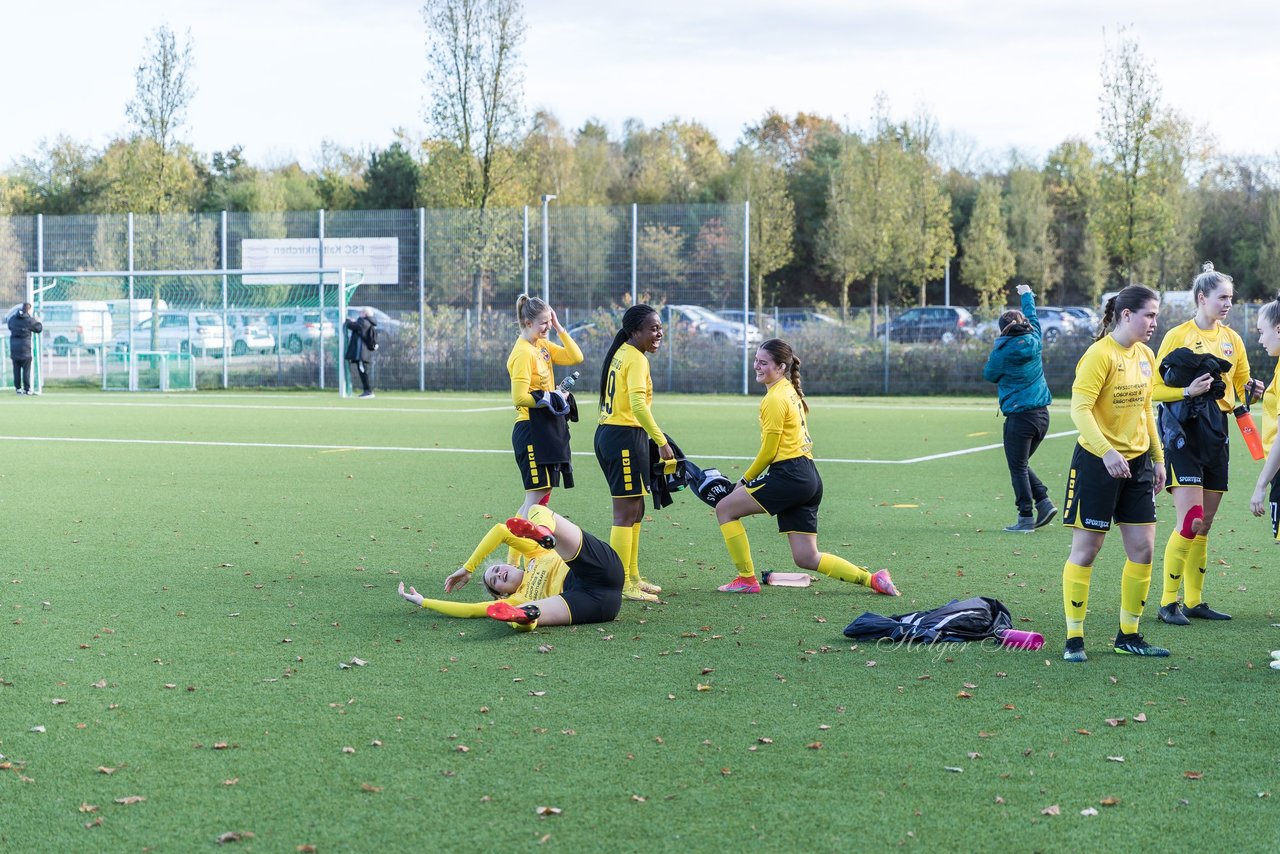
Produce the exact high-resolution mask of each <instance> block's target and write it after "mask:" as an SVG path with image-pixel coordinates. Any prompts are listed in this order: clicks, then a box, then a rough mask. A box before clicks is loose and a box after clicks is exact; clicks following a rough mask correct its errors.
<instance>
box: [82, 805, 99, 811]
mask: <svg viewBox="0 0 1280 854" xmlns="http://www.w3.org/2000/svg"><path fill="white" fill-rule="evenodd" d="M97 811H98V805H97V804H81V805H80V812H97Z"/></svg>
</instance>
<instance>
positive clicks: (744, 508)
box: [716, 338, 898, 596]
mask: <svg viewBox="0 0 1280 854" xmlns="http://www.w3.org/2000/svg"><path fill="white" fill-rule="evenodd" d="M755 372H756V381H757V382H760V383H764V385H765V386H766V387H767V388H768V391H767V392H766V393H765V396H764V400H762V401H761V402H760V451H759V453H757V454H756V458H755V459H754V460H753V461H752V463H751V465H750V466H748V467H747V470H746V472H744V473H743V475H742V480H741V481H739V482H738V485H737V486H736V487H734V490H733V492H731V493H729V494H728V495H726V496H725V497H724V498H723V499H721V501H720V502H719V503H718V504H717V505H716V519H717V520H718V521H719V523H720V532H721V533H722V534H723V535H724V542H725V547H726V548H728V550H729V557H730V558H731V559H732V560H733V563H734V565H735V566H736V567H737V568H738V576H737V577H736V578H734V579H733V581H731V582H729V583H728V584H726V585H724V586H723V587H721V588H720V591H721V592H723V593H759V592H760V582H759V580H758V579H757V578H756V570H755V565H754V563H753V562H752V560H751V544H750V543H749V542H748V541H747V530H746V528H745V527H743V525H742V522H741V521H740V520H741V519H743V518H744V517H746V516H753V515H755V514H757V513H768V514H769V515H770V516H776V517H778V531H779V532H780V533H783V534H786V535H787V539H788V540H789V542H790V545H791V558H792V560H794V561H795V564H796V566H798V567H800V568H801V569H807V570H816V571H817V572H821V573H823V574H825V575H829V576H831V577H832V578H835V579H838V580H840V581H851V582H853V583H855V584H862V585H864V586H866V587H870V588H871V589H872V590H874V591H875V592H877V593H884V594H886V595H889V596H897V595H898V590H897V588H896V587H894V586H893V579H891V578H890V577H889V571H888V570H884V569H882V570H880V571H879V572H877V573H874V574H873V573H871V572H869V571H868V570H866V569H864V568H862V567H860V566H857V565H855V564H852V563H850V562H849V561H847V560H845V559H844V558H842V557H838V556H836V555H833V554H826V553H824V552H819V551H818V505H819V504H821V503H822V478H821V477H819V476H818V469H817V467H816V466H815V465H814V464H813V441H812V440H811V439H810V438H809V424H808V415H809V405H808V404H807V403H805V401H804V390H803V388H802V386H801V383H800V359H798V358H797V357H796V354H795V353H794V352H793V351H792V350H791V345H789V344H787V343H786V342H785V341H782V340H780V339H778V338H770V339H769V340H768V341H765V342H764V343H763V344H761V345H760V349H759V350H757V351H756V358H755Z"/></svg>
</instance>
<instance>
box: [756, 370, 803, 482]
mask: <svg viewBox="0 0 1280 854" xmlns="http://www.w3.org/2000/svg"><path fill="white" fill-rule="evenodd" d="M796 457H808V458H809V459H813V440H812V439H810V438H809V423H808V419H807V417H806V415H805V411H804V400H803V398H801V397H800V394H799V393H798V392H797V391H796V389H795V386H793V385H792V384H791V380H789V379H787V378H786V377H783V378H782V379H780V380H778V381H777V382H776V383H774V384H773V385H771V386H769V391H768V392H766V393H765V396H764V400H762V401H760V451H759V452H758V453H757V454H756V458H755V459H754V460H752V462H751V465H749V466H747V470H746V471H745V472H743V475H742V477H743V479H744V480H752V479H753V478H756V477H759V476H760V473H761V472H763V471H764V470H765V469H766V468H767V467H768V466H769V465H771V464H773V463H776V462H781V461H782V460H791V459H795V458H796Z"/></svg>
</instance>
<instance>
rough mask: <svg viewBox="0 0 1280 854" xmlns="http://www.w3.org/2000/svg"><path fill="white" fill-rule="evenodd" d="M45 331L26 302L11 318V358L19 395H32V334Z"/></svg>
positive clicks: (15, 385)
mask: <svg viewBox="0 0 1280 854" xmlns="http://www.w3.org/2000/svg"><path fill="white" fill-rule="evenodd" d="M43 331H44V326H43V325H42V324H41V323H40V321H39V320H37V319H36V316H35V315H34V314H32V313H31V303H29V302H24V303H23V304H22V307H21V308H20V309H18V310H17V311H16V312H14V313H13V316H12V317H10V318H9V356H10V358H12V359H13V387H14V388H15V389H16V390H17V392H18V394H31V393H32V392H31V333H32V332H43ZM37 394H38V392H37Z"/></svg>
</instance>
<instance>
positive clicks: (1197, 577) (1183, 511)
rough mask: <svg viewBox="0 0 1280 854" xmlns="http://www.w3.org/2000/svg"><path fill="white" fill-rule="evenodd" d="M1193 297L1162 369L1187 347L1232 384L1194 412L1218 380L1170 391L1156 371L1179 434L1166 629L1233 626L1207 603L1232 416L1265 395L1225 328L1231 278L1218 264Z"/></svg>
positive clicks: (1156, 395)
mask: <svg viewBox="0 0 1280 854" xmlns="http://www.w3.org/2000/svg"><path fill="white" fill-rule="evenodd" d="M1191 294H1192V296H1193V297H1194V298H1195V302H1196V313H1195V317H1193V318H1191V319H1190V320H1188V321H1187V322H1186V323H1181V324H1179V325H1178V326H1175V327H1174V328H1173V329H1170V330H1169V332H1168V334H1166V335H1165V336H1164V340H1163V341H1162V342H1161V343H1160V352H1159V353H1158V354H1157V355H1156V363H1157V364H1162V363H1163V362H1164V359H1165V357H1166V356H1168V355H1169V354H1170V353H1172V352H1173V351H1174V350H1177V349H1178V348H1180V347H1185V348H1187V349H1188V350H1190V351H1191V352H1192V353H1193V354H1194V355H1196V356H1200V355H1205V354H1207V355H1211V356H1216V357H1217V358H1219V359H1221V360H1222V363H1223V364H1229V365H1230V366H1231V367H1230V368H1229V369H1227V370H1225V371H1223V372H1222V374H1221V379H1222V382H1223V383H1224V384H1225V385H1226V388H1225V390H1224V392H1223V393H1224V396H1223V397H1221V398H1220V399H1218V400H1216V401H1215V400H1213V399H1212V396H1209V397H1206V399H1205V401H1204V403H1203V404H1201V405H1198V406H1195V407H1194V409H1192V408H1191V407H1190V405H1189V404H1180V403H1179V402H1180V401H1184V400H1185V401H1194V399H1195V398H1197V397H1200V396H1202V395H1210V390H1211V383H1212V380H1213V377H1212V375H1210V374H1207V373H1206V374H1203V375H1201V376H1199V377H1197V378H1196V379H1195V381H1194V382H1192V383H1191V384H1190V385H1188V386H1187V387H1186V388H1179V387H1176V386H1169V385H1167V384H1165V382H1164V380H1163V379H1161V378H1160V374H1159V371H1157V376H1156V382H1155V387H1154V389H1153V391H1152V397H1153V399H1154V400H1155V401H1156V402H1157V403H1161V404H1164V406H1163V407H1162V408H1164V409H1167V410H1168V411H1166V412H1163V413H1162V414H1161V420H1160V424H1161V425H1175V429H1177V431H1178V436H1177V438H1176V440H1174V441H1168V442H1166V447H1165V463H1166V470H1167V471H1166V484H1167V486H1168V488H1169V491H1170V492H1172V493H1173V505H1174V508H1175V510H1176V511H1177V522H1176V523H1175V526H1174V531H1173V533H1172V534H1170V535H1169V542H1168V543H1167V544H1166V546H1165V550H1164V571H1163V572H1162V573H1161V578H1162V579H1163V582H1164V583H1163V592H1162V595H1161V596H1160V611H1159V616H1160V619H1161V620H1162V621H1163V622H1166V623H1169V624H1171V625H1175V626H1185V625H1189V624H1190V622H1191V621H1190V620H1189V619H1187V618H1188V617H1195V618H1199V619H1202V620H1229V619H1231V617H1230V616H1229V615H1228V614H1224V613H1222V612H1221V611H1215V610H1214V609H1213V608H1210V607H1209V604H1208V603H1207V602H1205V601H1204V598H1203V591H1204V582H1205V566H1206V553H1207V551H1208V542H1209V541H1208V537H1209V529H1210V528H1212V527H1213V520H1214V517H1215V516H1217V514H1218V507H1219V505H1220V504H1221V503H1222V496H1223V495H1224V494H1225V493H1226V491H1227V470H1228V468H1229V462H1230V458H1229V454H1228V450H1229V446H1228V444H1227V437H1228V435H1229V434H1228V424H1227V415H1228V414H1229V413H1230V412H1231V411H1232V410H1233V409H1235V407H1236V406H1238V405H1239V404H1240V403H1242V402H1243V401H1242V400H1241V398H1243V397H1244V395H1245V392H1246V390H1247V391H1248V392H1249V393H1250V394H1252V395H1255V396H1260V395H1261V394H1262V392H1263V389H1264V386H1263V384H1262V383H1261V382H1259V381H1258V380H1254V379H1251V378H1250V376H1249V360H1248V358H1247V357H1246V355H1245V349H1244V341H1243V339H1241V337H1240V336H1239V335H1238V334H1237V333H1236V331H1235V330H1234V329H1232V328H1231V327H1229V326H1227V325H1226V319H1227V315H1228V314H1229V313H1230V312H1231V304H1232V300H1233V299H1234V296H1235V291H1234V285H1233V283H1232V281H1231V277H1230V276H1227V275H1225V274H1223V273H1219V272H1217V271H1215V270H1214V269H1213V265H1212V264H1205V265H1204V269H1203V272H1201V273H1200V275H1198V276H1196V278H1195V280H1194V282H1193V283H1192V287H1191ZM1218 388H1219V389H1222V386H1221V385H1219V386H1218ZM1191 412H1201V414H1199V415H1192V414H1190V413H1191ZM1178 413H1184V419H1185V420H1187V421H1189V422H1191V423H1192V424H1195V425H1196V426H1195V428H1194V429H1192V428H1189V429H1186V430H1182V429H1181V424H1179V419H1178V417H1177V415H1178ZM1200 419H1209V422H1208V424H1209V429H1208V430H1205V429H1202V428H1201V427H1200V426H1199V424H1198V423H1197V422H1199V421H1200ZM1197 519H1198V520H1199V521H1198V522H1197ZM1181 585H1185V587H1184V595H1183V604H1182V607H1179V605H1178V587H1179V586H1181Z"/></svg>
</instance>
